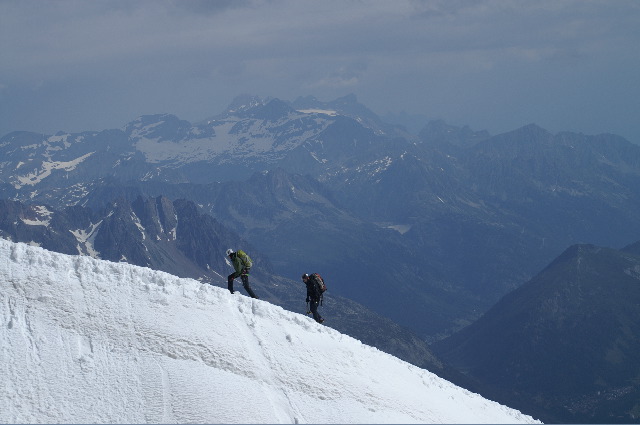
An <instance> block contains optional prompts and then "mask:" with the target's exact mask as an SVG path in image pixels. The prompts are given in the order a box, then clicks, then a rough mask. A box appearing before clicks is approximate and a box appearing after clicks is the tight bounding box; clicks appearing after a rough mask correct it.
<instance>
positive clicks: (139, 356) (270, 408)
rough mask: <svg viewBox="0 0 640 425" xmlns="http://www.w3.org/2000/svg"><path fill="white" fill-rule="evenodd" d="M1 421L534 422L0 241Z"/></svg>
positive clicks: (148, 284) (359, 357) (124, 275)
mask: <svg viewBox="0 0 640 425" xmlns="http://www.w3.org/2000/svg"><path fill="white" fill-rule="evenodd" d="M0 257H1V258H3V259H4V260H3V261H2V262H0V282H1V291H0V312H1V313H0V320H1V321H2V326H0V346H1V347H2V350H0V353H1V356H2V363H1V364H2V366H0V381H1V382H2V386H0V422H2V423H34V422H50V423H60V422H73V423H96V422H110V423H113V422H115V423H140V422H152V423H169V422H179V423H195V422H204V423H367V422H368V423H373V422H376V423H385V422H386V423H390V422H396V423H397V422H400V423H517V422H521V423H533V422H535V421H534V420H533V419H532V418H531V417H529V416H526V415H523V414H521V413H520V412H518V411H516V410H513V409H510V408H507V407H505V406H502V405H499V404H497V403H495V402H492V401H488V400H486V399H484V398H482V397H480V396H479V395H477V394H473V393H470V392H468V391H466V390H464V389H461V388H459V387H456V386H454V385H453V384H451V383H449V382H447V381H445V380H443V379H441V378H439V377H437V376H436V375H434V374H432V373H430V372H428V371H426V370H423V369H419V368H417V367H415V366H412V365H410V364H408V363H405V362H403V361H401V360H399V359H397V358H395V357H393V356H390V355H388V354H385V353H382V352H380V351H378V350H377V349H375V348H372V347H369V346H365V345H363V344H362V343H360V342H359V341H357V340H355V339H353V338H351V337H348V336H346V335H343V334H340V333H339V332H337V331H335V330H333V329H331V328H329V327H325V326H321V325H318V324H316V323H315V322H314V321H313V320H312V319H310V318H309V317H306V316H303V315H300V314H295V313H291V312H288V311H286V310H283V309H282V308H280V307H277V306H274V305H272V304H269V303H267V302H263V301H259V300H253V299H251V298H248V297H244V296H238V295H237V294H236V295H231V294H229V293H228V291H226V290H223V289H221V288H217V287H213V286H209V285H203V284H200V283H199V282H197V281H195V280H191V279H181V278H178V277H175V276H172V275H170V274H167V273H163V272H159V271H154V270H151V269H147V268H142V267H136V266H132V265H129V264H125V263H112V262H107V261H102V260H97V259H94V258H90V257H86V256H67V255H63V254H57V253H53V252H49V251H46V250H43V249H41V248H37V247H31V246H28V245H25V244H16V243H12V242H9V241H5V240H0Z"/></svg>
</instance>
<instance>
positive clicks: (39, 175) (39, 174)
mask: <svg viewBox="0 0 640 425" xmlns="http://www.w3.org/2000/svg"><path fill="white" fill-rule="evenodd" d="M94 153H95V152H89V153H87V154H84V155H82V156H80V157H78V158H76V159H73V160H71V161H43V162H42V165H41V166H40V169H36V170H34V171H33V172H32V173H29V174H26V175H24V176H16V177H15V178H16V179H17V180H18V182H17V183H14V184H13V186H14V187H15V188H16V189H20V188H22V187H23V186H34V185H36V184H38V183H40V182H41V181H42V180H44V179H46V178H47V177H49V176H50V175H51V173H52V172H53V171H54V170H63V171H72V170H74V169H75V168H76V167H77V166H78V165H79V164H80V163H81V162H83V161H84V160H85V159H87V158H89V157H90V156H91V155H93V154H94Z"/></svg>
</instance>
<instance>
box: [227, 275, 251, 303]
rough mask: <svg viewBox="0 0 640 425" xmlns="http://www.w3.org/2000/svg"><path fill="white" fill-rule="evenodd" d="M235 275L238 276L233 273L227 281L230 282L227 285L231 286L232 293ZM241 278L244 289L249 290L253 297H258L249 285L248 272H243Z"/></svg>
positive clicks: (248, 292)
mask: <svg viewBox="0 0 640 425" xmlns="http://www.w3.org/2000/svg"><path fill="white" fill-rule="evenodd" d="M235 276H236V274H235V273H231V274H230V275H229V277H228V278H227V283H228V285H227V286H228V288H229V292H231V293H232V294H233V280H234V279H235ZM240 279H241V280H242V286H243V287H244V290H245V291H247V294H249V296H250V297H251V298H258V296H257V295H256V294H255V292H253V289H251V286H249V276H247V275H246V274H243V275H241V276H240Z"/></svg>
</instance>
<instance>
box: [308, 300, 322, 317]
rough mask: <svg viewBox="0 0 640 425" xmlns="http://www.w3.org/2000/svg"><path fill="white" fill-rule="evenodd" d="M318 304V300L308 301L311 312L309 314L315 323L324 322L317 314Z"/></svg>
mask: <svg viewBox="0 0 640 425" xmlns="http://www.w3.org/2000/svg"><path fill="white" fill-rule="evenodd" d="M319 304H320V300H316V299H312V300H311V301H309V310H311V314H312V315H313V318H314V320H315V321H316V322H318V323H322V322H323V321H324V320H323V319H322V316H320V313H318V305H319Z"/></svg>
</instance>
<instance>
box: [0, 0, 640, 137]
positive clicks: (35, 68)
mask: <svg viewBox="0 0 640 425" xmlns="http://www.w3.org/2000/svg"><path fill="white" fill-rule="evenodd" d="M244 93H247V94H255V95H259V96H263V97H267V96H271V97H277V98H280V99H283V100H289V101H293V100H295V99H296V98H297V97H298V96H306V95H313V96H316V97H317V98H318V99H319V100H322V101H330V100H334V99H336V98H338V97H341V96H344V95H347V94H350V93H353V94H355V95H357V97H358V100H359V101H360V103H362V104H364V105H365V106H367V107H369V108H370V109H372V110H373V111H374V112H376V113H377V114H379V115H385V114H387V113H389V112H391V113H400V112H402V111H405V112H407V113H409V114H416V115H423V116H425V117H427V118H429V119H444V120H445V121H447V122H448V123H451V124H455V125H465V124H468V125H470V126H471V127H472V128H473V129H475V130H483V129H486V130H489V131H490V132H491V133H493V134H496V133H500V132H504V131H510V130H514V129H516V128H518V127H520V126H523V125H526V124H529V123H536V124H538V125H540V126H542V127H544V128H546V129H548V130H550V131H553V132H557V131H562V130H569V131H577V132H582V133H585V134H599V133H605V132H610V133H616V134H619V135H621V136H623V137H625V138H627V139H629V140H631V141H633V142H636V143H640V1H637V0H629V1H626V0H617V1H608V0H603V1H589V0H575V1H574V0H551V1H544V0H536V1H533V0H530V1H528V0H516V1H504V0H486V1H482V0H477V1H464V0H442V1H409V0H407V1H404V0H393V1H391V0H382V1H374V0H362V1H348V0H340V1H331V0H323V1H317V0H309V1H305V0H272V1H262V0H239V1H238V0H236V1H233V0H221V1H204V0H184V1H163V0H153V1H124V0H122V1H121V0H102V1H68V0H56V1H46V2H45V1H32V0H19V1H7V0H0V135H4V134H6V133H8V132H10V131H14V130H29V131H37V132H44V133H47V134H49V133H51V134H53V133H55V132H57V131H60V130H62V131H68V132H77V131H83V130H103V129H108V128H121V127H123V126H124V125H125V124H126V123H127V122H129V121H132V120H133V119H135V118H136V117H138V116H140V115H143V114H154V113H172V114H175V115H177V116H178V117H180V118H182V119H186V120H188V121H191V122H197V121H200V120H202V119H205V118H207V117H210V116H212V115H216V114H218V113H220V112H222V111H223V110H224V109H225V108H226V107H227V106H228V105H229V104H230V103H231V102H232V100H233V99H234V98H235V97H236V96H237V95H240V94H244Z"/></svg>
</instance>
